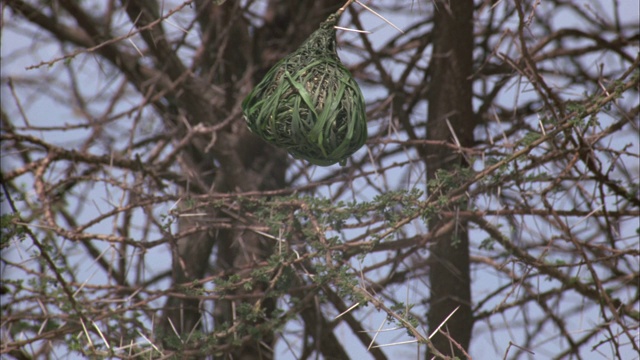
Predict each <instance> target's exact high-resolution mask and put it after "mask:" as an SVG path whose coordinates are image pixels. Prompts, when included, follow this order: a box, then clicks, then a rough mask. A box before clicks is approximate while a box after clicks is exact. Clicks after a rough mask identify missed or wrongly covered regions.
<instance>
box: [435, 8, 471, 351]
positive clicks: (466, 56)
mask: <svg viewBox="0 0 640 360" xmlns="http://www.w3.org/2000/svg"><path fill="white" fill-rule="evenodd" d="M472 15H473V1H471V0H459V1H436V2H435V14H434V30H433V54H432V58H431V62H430V66H429V72H430V74H431V83H430V92H429V95H428V100H429V113H428V122H427V139H428V140H439V141H443V140H444V141H448V142H450V143H454V144H455V140H454V137H453V135H452V132H451V130H450V129H449V126H448V125H447V121H449V123H450V124H451V127H452V128H453V131H454V132H455V135H456V137H457V139H458V140H459V141H460V145H461V146H462V147H469V146H471V145H472V144H473V128H474V125H475V122H474V115H473V108H472V104H471V97H472V89H471V85H472V83H471V74H472V51H473V21H472V20H473V19H472ZM468 166H469V164H467V163H466V162H465V160H464V158H463V157H462V156H460V154H459V153H456V152H455V151H452V150H451V149H450V148H447V147H443V146H435V145H432V146H429V147H427V158H426V167H427V178H428V180H435V179H437V175H436V174H437V173H438V172H439V171H446V172H447V173H453V174H454V176H455V175H456V172H459V171H458V170H459V169H461V168H463V167H468ZM440 190H443V189H442V188H439V189H437V188H432V189H431V193H430V194H429V195H430V196H432V197H438V196H439V195H440V194H439V192H440ZM456 206H458V207H459V208H463V207H464V204H458V205H456ZM447 221H456V224H455V226H454V230H453V231H452V232H451V233H450V234H449V235H448V236H444V237H441V238H440V239H439V240H438V241H437V242H436V243H434V244H432V246H431V247H430V250H431V255H430V258H429V266H430V270H429V279H430V284H431V300H430V302H429V305H430V306H429V311H428V324H429V329H430V333H431V332H433V331H434V330H435V329H437V328H438V326H440V324H441V323H442V322H443V321H444V319H445V318H446V317H447V316H449V314H451V312H452V311H453V310H454V309H455V308H456V307H458V306H460V308H459V309H458V311H457V312H456V314H455V315H454V316H452V317H451V318H450V319H449V320H448V321H447V322H446V325H445V326H443V327H442V329H441V331H444V332H447V333H448V334H449V335H450V337H451V338H453V340H454V341H455V342H456V343H457V344H459V346H461V347H462V348H464V349H467V348H468V346H469V341H470V338H471V329H472V327H473V319H472V314H471V291H470V275H469V236H468V232H467V226H466V222H464V221H457V220H455V219H453V220H452V219H439V218H436V217H434V218H432V219H429V222H428V225H429V229H431V230H432V231H433V229H435V228H437V227H438V226H439V225H442V222H447ZM432 341H433V345H434V346H435V347H436V348H437V349H438V350H439V351H440V352H442V353H443V354H445V355H449V356H458V357H460V358H464V353H463V352H462V351H460V350H459V349H458V348H457V347H456V344H454V343H452V342H451V341H450V340H449V339H448V338H447V337H446V336H444V335H442V334H441V333H438V334H437V335H435V336H434V337H433V338H432ZM431 356H432V354H427V359H429V358H431Z"/></svg>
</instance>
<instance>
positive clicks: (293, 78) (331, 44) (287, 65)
mask: <svg viewBox="0 0 640 360" xmlns="http://www.w3.org/2000/svg"><path fill="white" fill-rule="evenodd" d="M337 22H338V15H337V14H332V15H330V16H329V17H328V18H327V20H326V21H325V22H323V23H322V24H320V28H319V29H318V30H316V31H315V32H314V33H313V34H311V36H309V38H308V39H307V40H306V41H305V42H304V43H303V44H302V45H301V46H300V47H299V48H298V49H297V50H296V51H294V52H293V53H291V54H289V55H288V56H287V57H285V58H284V59H282V60H280V61H279V62H278V63H277V64H276V65H275V66H274V67H273V68H271V70H269V72H267V74H266V75H265V77H264V79H262V81H261V82H260V83H259V84H258V85H257V86H256V87H255V88H254V89H253V90H252V91H251V93H249V95H248V96H247V97H246V99H244V101H243V102H242V110H243V113H244V116H245V119H246V120H247V123H248V126H249V129H250V130H251V131H252V132H253V133H254V134H256V135H258V136H259V137H261V138H262V139H264V140H266V141H268V142H270V143H272V144H275V145H277V146H279V147H282V148H284V149H286V150H287V151H288V152H289V153H290V154H291V155H293V156H294V157H295V158H300V159H305V160H307V161H309V162H310V163H312V164H315V165H321V166H329V165H333V164H335V163H340V164H341V165H344V164H345V163H346V159H347V158H348V157H349V156H351V154H353V153H354V152H356V151H357V150H358V149H360V148H361V147H362V145H364V143H365V141H366V139H367V122H366V115H365V105H364V98H363V96H362V92H361V91H360V87H359V86H358V84H357V83H356V82H355V80H354V79H353V77H352V76H351V73H350V72H349V70H347V68H346V67H345V66H344V65H343V64H342V62H341V61H340V58H339V57H338V54H337V52H336V31H335V28H334V26H335V25H336V24H337Z"/></svg>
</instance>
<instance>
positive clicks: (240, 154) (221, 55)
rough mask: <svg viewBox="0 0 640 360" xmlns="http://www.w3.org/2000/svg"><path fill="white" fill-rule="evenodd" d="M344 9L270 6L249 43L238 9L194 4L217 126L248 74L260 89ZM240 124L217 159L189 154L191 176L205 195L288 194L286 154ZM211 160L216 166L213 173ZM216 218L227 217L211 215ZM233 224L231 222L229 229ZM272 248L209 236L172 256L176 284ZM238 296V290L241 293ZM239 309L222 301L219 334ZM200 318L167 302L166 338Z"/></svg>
mask: <svg viewBox="0 0 640 360" xmlns="http://www.w3.org/2000/svg"><path fill="white" fill-rule="evenodd" d="M341 3H342V2H341V1H339V0H327V1H316V2H309V3H299V4H298V3H296V2H286V1H280V0H276V1H271V2H270V3H269V6H268V9H267V15H266V16H265V20H266V21H265V24H264V25H263V26H262V27H261V28H260V29H254V31H253V32H252V35H250V31H249V27H248V24H247V23H246V22H245V21H244V19H243V18H242V16H240V14H241V9H240V5H241V4H240V3H239V2H234V1H227V2H225V3H224V4H223V5H220V6H218V5H214V4H213V3H212V2H211V1H204V0H203V1H197V2H196V6H197V11H198V12H199V18H198V20H199V24H200V28H201V30H202V39H203V47H204V49H206V51H204V52H203V53H202V58H201V59H200V64H199V65H200V66H199V76H200V77H202V78H203V80H206V81H207V82H209V83H212V84H215V85H217V86H218V87H219V88H221V89H223V90H224V92H225V94H224V99H221V101H222V102H223V105H222V106H223V108H224V109H225V111H226V112H227V114H226V115H221V116H222V118H221V119H218V120H219V121H222V120H223V119H224V116H228V114H233V113H234V112H235V111H236V110H237V109H239V105H240V102H241V101H242V98H243V97H244V95H246V91H247V90H248V88H249V87H250V86H251V85H252V84H251V83H250V84H248V85H249V86H247V84H246V83H245V84H243V83H242V81H246V80H248V77H247V71H252V72H253V75H254V76H253V78H252V79H251V80H252V81H251V82H252V83H253V84H255V83H257V82H258V81H260V79H261V77H262V76H263V75H264V74H265V73H266V72H267V70H268V69H269V68H270V67H271V66H272V65H273V64H275V62H276V61H277V60H279V59H280V58H281V57H283V56H284V55H286V54H287V53H288V52H290V51H293V50H294V49H295V47H296V46H297V45H299V44H300V43H302V41H303V40H304V39H305V38H306V36H307V35H309V34H311V33H312V32H313V31H314V30H315V29H316V28H317V26H318V25H319V24H320V22H322V21H324V20H325V19H326V17H327V16H328V15H329V14H330V13H332V12H335V11H336V10H337V9H338V7H339V6H340V5H341ZM252 58H253V61H252ZM220 59H222V61H220ZM237 120H238V121H236V122H234V124H233V125H232V126H230V127H229V128H228V130H227V132H225V133H222V134H219V137H218V139H217V140H216V144H215V145H214V146H213V148H212V153H213V156H211V155H212V154H205V148H207V146H208V145H209V144H207V143H203V144H201V145H202V146H195V145H194V146H191V147H190V149H189V150H188V151H186V152H185V157H186V161H187V162H188V163H189V164H191V167H192V170H193V172H194V173H195V174H196V175H198V174H199V178H198V179H197V180H196V181H197V182H198V183H199V184H201V186H200V187H201V188H211V189H213V191H216V192H238V191H239V192H243V191H254V190H272V189H278V188H282V187H284V186H285V172H286V168H287V155H286V153H285V152H284V151H283V150H281V149H276V148H275V147H273V146H271V145H268V144H267V143H265V142H264V141H262V140H260V139H259V138H257V137H255V136H253V135H252V134H251V133H250V132H249V131H248V129H247V127H246V126H245V124H244V120H242V119H240V118H238V119H237ZM208 125H212V124H208ZM214 159H215V160H216V162H217V163H218V165H219V166H217V167H215V166H214V165H213V164H214ZM213 216H225V215H224V214H213V213H212V217H213ZM236 220H237V219H231V221H232V222H233V221H236ZM194 225H196V224H195V223H193V222H192V221H191V222H181V224H180V226H181V227H183V228H188V227H191V226H194ZM200 225H206V223H202V224H200ZM242 225H247V224H242ZM273 247H274V243H273V241H271V240H266V241H265V238H264V237H262V236H259V235H257V234H255V233H253V232H249V231H244V230H233V229H230V230H218V231H211V232H209V233H201V234H199V235H197V236H194V237H191V238H188V239H180V240H178V241H177V244H176V246H175V249H174V254H173V281H174V284H181V283H188V282H191V281H193V280H196V279H200V278H202V277H204V276H205V274H206V273H207V271H208V270H209V271H210V270H211V268H213V270H214V272H215V273H224V274H234V273H240V272H241V271H242V270H245V269H247V268H250V267H252V266H255V264H256V263H258V262H260V261H263V260H265V259H267V258H268V257H269V255H270V254H271V253H272V251H271V249H273ZM212 252H215V262H214V263H213V266H212V265H211V264H210V260H209V258H210V256H211V253H212ZM253 290H254V291H260V290H261V289H259V288H254V289H253ZM241 291H242V290H237V291H236V293H238V292H241ZM251 304H252V305H253V303H251ZM238 305H240V302H239V301H236V303H235V304H234V303H232V301H229V300H219V301H217V302H216V303H215V305H214V313H213V316H214V328H215V327H219V326H231V325H232V324H233V322H234V309H237V308H238ZM275 305H276V304H275V299H267V300H265V301H263V302H262V303H261V308H262V310H263V311H264V314H266V316H269V315H270V314H271V313H272V312H273V310H274V309H275ZM201 312H202V306H201V304H200V303H199V301H198V300H190V299H176V298H170V299H169V300H168V302H167V304H166V305H165V313H164V315H165V316H164V320H163V324H162V329H163V333H164V335H165V336H166V335H171V334H173V329H174V328H175V329H176V330H177V331H178V333H179V334H180V335H181V336H182V337H185V336H187V335H188V334H189V333H191V332H192V331H193V330H194V329H195V330H197V329H199V328H200V327H199V326H198V325H199V324H200V325H201ZM311 320H313V319H311ZM314 321H315V320H314ZM170 323H172V324H173V326H171V324H170ZM255 325H256V326H257V325H258V324H255ZM274 339H275V338H274V336H273V334H272V333H268V332H267V333H263V334H262V335H261V337H260V338H259V339H256V340H255V341H253V340H252V341H250V342H249V343H246V344H243V346H240V347H235V348H233V350H231V351H230V352H229V353H225V354H219V355H216V356H217V357H216V358H219V359H231V358H232V359H241V360H252V359H263V360H264V359H271V358H273V354H272V348H273V345H274ZM230 340H231V339H230Z"/></svg>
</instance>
